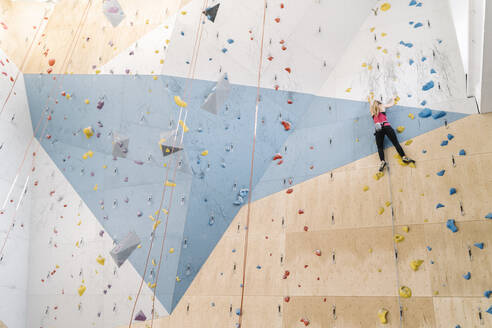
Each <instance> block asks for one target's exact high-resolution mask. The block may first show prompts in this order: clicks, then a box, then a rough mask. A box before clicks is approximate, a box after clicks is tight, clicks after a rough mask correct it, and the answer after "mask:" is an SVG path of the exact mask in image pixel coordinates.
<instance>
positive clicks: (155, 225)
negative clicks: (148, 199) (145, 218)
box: [152, 220, 161, 230]
mask: <svg viewBox="0 0 492 328" xmlns="http://www.w3.org/2000/svg"><path fill="white" fill-rule="evenodd" d="M159 224H161V220H157V221H156V222H155V223H154V226H153V227H152V229H153V230H155V229H157V227H158V226H159Z"/></svg>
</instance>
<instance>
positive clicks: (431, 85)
mask: <svg viewBox="0 0 492 328" xmlns="http://www.w3.org/2000/svg"><path fill="white" fill-rule="evenodd" d="M432 88H434V81H429V82H427V83H426V84H424V85H423V86H422V90H423V91H428V90H430V89H432Z"/></svg>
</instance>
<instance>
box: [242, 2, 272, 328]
mask: <svg viewBox="0 0 492 328" xmlns="http://www.w3.org/2000/svg"><path fill="white" fill-rule="evenodd" d="M266 10H267V2H266V0H265V1H264V8H263V24H262V31H261V45H260V64H259V67H258V81H257V86H256V106H255V121H254V122H255V124H254V132H253V147H252V148H253V149H252V151H251V172H250V175H249V192H248V211H247V215H246V226H245V229H246V233H245V236H244V257H243V282H242V287H241V306H240V308H239V327H241V324H242V322H243V306H244V290H245V288H246V263H247V258H248V240H249V222H250V219H251V196H252V194H253V190H252V189H253V173H254V163H255V148H256V128H257V125H258V106H259V103H260V83H261V68H262V64H263V42H264V38H265V21H266Z"/></svg>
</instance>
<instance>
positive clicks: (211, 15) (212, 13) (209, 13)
mask: <svg viewBox="0 0 492 328" xmlns="http://www.w3.org/2000/svg"><path fill="white" fill-rule="evenodd" d="M219 6H220V3H218V4H216V5H215V6H212V7H209V8H207V9H205V10H204V11H203V14H204V15H205V16H206V17H207V18H208V20H209V21H211V22H212V23H214V22H215V17H217V12H218V10H219Z"/></svg>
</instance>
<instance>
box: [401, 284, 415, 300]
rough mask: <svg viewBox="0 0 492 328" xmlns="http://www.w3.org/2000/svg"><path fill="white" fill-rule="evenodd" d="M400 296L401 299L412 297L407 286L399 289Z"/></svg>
mask: <svg viewBox="0 0 492 328" xmlns="http://www.w3.org/2000/svg"><path fill="white" fill-rule="evenodd" d="M400 296H401V297H403V298H410V297H412V291H411V290H410V288H408V287H407V286H401V287H400Z"/></svg>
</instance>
